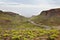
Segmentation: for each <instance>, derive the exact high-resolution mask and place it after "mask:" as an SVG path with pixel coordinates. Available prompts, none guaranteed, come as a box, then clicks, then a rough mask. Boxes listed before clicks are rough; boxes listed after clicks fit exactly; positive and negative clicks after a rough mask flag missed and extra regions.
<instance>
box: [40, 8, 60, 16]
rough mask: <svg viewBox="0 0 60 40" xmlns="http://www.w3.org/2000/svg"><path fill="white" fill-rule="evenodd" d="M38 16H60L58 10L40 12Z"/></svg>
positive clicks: (59, 10)
mask: <svg viewBox="0 0 60 40" xmlns="http://www.w3.org/2000/svg"><path fill="white" fill-rule="evenodd" d="M40 15H44V16H48V17H51V16H60V8H57V9H50V10H46V11H42V12H41V14H40Z"/></svg>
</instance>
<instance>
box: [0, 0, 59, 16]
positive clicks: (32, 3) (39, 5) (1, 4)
mask: <svg viewBox="0 0 60 40" xmlns="http://www.w3.org/2000/svg"><path fill="white" fill-rule="evenodd" d="M59 7H60V1H59V0H58V1H57V0H56V1H55V0H3V1H2V0H0V10H4V11H11V12H16V13H18V14H21V15H24V16H29V17H30V16H32V15H37V14H39V13H40V12H41V11H42V10H48V9H52V8H59Z"/></svg>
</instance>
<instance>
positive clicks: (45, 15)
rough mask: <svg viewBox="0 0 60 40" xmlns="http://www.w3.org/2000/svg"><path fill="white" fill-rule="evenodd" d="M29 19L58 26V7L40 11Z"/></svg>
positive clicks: (59, 11) (59, 18)
mask: <svg viewBox="0 0 60 40" xmlns="http://www.w3.org/2000/svg"><path fill="white" fill-rule="evenodd" d="M31 20H32V21H34V22H35V23H37V24H43V25H48V26H59V25H60V8H56V9H50V10H45V11H42V12H41V13H40V15H38V16H35V17H32V18H31Z"/></svg>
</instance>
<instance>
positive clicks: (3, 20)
mask: <svg viewBox="0 0 60 40" xmlns="http://www.w3.org/2000/svg"><path fill="white" fill-rule="evenodd" d="M26 20H27V18H25V17H24V16H21V15H19V14H16V13H13V12H3V11H0V27H3V28H4V27H5V28H12V27H17V26H20V25H21V24H23V23H24V22H25V21H26Z"/></svg>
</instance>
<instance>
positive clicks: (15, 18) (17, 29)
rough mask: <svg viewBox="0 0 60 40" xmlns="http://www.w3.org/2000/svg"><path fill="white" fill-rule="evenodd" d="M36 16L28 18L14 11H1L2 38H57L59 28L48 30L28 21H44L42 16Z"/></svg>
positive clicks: (4, 39)
mask: <svg viewBox="0 0 60 40" xmlns="http://www.w3.org/2000/svg"><path fill="white" fill-rule="evenodd" d="M35 18H37V19H35ZM35 18H34V17H33V18H31V19H28V18H25V17H23V16H21V15H18V14H15V13H13V12H3V11H0V40H43V39H46V40H55V39H56V38H57V37H58V36H59V35H60V30H58V29H49V30H46V29H44V28H41V26H36V25H34V24H32V23H30V22H29V21H28V20H33V21H34V22H36V23H37V24H39V23H41V22H44V21H43V20H42V19H44V18H43V17H42V16H41V17H38V16H37V17H35ZM39 18H40V19H41V20H40V19H39ZM54 19H55V18H54ZM37 20H39V21H37ZM44 20H45V19H44ZM40 21H41V22H40ZM46 23H47V22H46ZM46 23H45V24H46Z"/></svg>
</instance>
